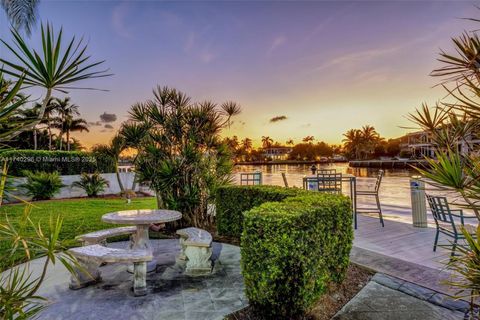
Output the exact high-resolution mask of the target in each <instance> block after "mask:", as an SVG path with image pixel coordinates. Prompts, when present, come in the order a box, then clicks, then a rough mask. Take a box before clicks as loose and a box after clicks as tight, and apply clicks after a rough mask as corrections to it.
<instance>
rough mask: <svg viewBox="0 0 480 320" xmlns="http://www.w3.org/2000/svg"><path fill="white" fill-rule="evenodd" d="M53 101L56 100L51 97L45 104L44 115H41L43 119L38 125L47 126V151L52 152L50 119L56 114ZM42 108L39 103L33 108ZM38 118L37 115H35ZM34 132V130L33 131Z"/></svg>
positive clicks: (55, 105)
mask: <svg viewBox="0 0 480 320" xmlns="http://www.w3.org/2000/svg"><path fill="white" fill-rule="evenodd" d="M55 100H57V98H54V97H51V98H50V100H49V101H48V103H47V107H46V108H45V113H44V115H43V119H42V121H41V122H40V123H44V124H45V125H46V126H47V130H48V150H52V137H53V134H52V123H51V121H52V117H53V115H54V114H55V112H56V108H57V104H56V103H55ZM41 107H42V105H41V104H40V103H36V104H35V106H34V108H36V109H37V110H39V109H40V108H41ZM37 116H38V113H37ZM34 131H35V130H34Z"/></svg>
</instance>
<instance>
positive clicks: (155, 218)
mask: <svg viewBox="0 0 480 320" xmlns="http://www.w3.org/2000/svg"><path fill="white" fill-rule="evenodd" d="M181 218H182V214H181V213H180V212H178V211H173V210H163V209H162V210H153V209H140V210H125V211H117V212H110V213H106V214H104V215H103V216H102V221H103V222H106V223H113V224H137V225H140V224H151V223H164V222H171V221H175V220H180V219H181Z"/></svg>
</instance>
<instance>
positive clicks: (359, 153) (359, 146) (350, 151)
mask: <svg viewBox="0 0 480 320" xmlns="http://www.w3.org/2000/svg"><path fill="white" fill-rule="evenodd" d="M343 136H344V139H343V140H342V141H343V148H344V150H345V152H346V154H347V155H348V156H349V157H350V158H355V159H357V160H359V159H365V158H367V157H369V156H370V155H372V154H373V153H374V152H375V148H376V147H377V146H378V144H379V143H380V142H382V140H383V138H381V137H380V135H379V134H378V132H377V131H376V130H375V128H374V127H372V126H369V125H366V126H363V127H362V129H350V130H348V131H347V132H346V133H345V134H344V135H343Z"/></svg>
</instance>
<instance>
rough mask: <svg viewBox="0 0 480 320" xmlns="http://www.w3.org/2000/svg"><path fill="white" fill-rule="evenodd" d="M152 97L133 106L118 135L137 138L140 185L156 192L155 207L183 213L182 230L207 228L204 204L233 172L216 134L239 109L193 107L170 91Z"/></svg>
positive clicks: (233, 106)
mask: <svg viewBox="0 0 480 320" xmlns="http://www.w3.org/2000/svg"><path fill="white" fill-rule="evenodd" d="M153 94H154V99H153V100H149V101H147V102H144V103H137V104H135V105H133V106H132V108H131V110H130V120H129V122H127V123H125V124H124V125H123V128H122V130H121V131H120V134H122V133H123V135H124V137H127V136H128V135H130V134H131V135H133V133H135V139H134V140H136V142H137V145H136V148H137V150H138V157H137V158H136V160H135V171H136V173H137V176H138V180H139V181H142V182H146V183H149V184H150V186H151V188H152V189H153V190H155V192H156V194H157V199H158V206H159V207H161V208H169V209H173V210H179V211H181V212H182V214H183V219H182V221H181V224H183V225H193V226H199V227H200V226H207V225H209V224H210V223H211V220H212V217H211V216H209V215H208V214H207V203H208V201H210V200H211V199H212V197H213V195H214V193H215V190H216V188H217V187H218V186H219V185H222V184H225V183H226V182H227V181H228V180H229V178H230V175H229V174H230V172H231V169H232V164H231V161H230V160H231V157H230V154H229V151H228V148H227V147H226V146H225V145H224V144H223V142H222V139H221V138H220V133H221V131H222V129H223V128H225V127H227V126H228V125H229V123H230V119H231V117H232V116H234V115H236V114H238V113H239V112H240V107H239V106H238V105H237V104H235V103H232V102H227V103H224V104H221V105H217V104H215V103H212V102H209V101H206V102H201V103H193V102H191V99H190V97H188V96H187V95H186V94H185V93H183V92H180V91H178V90H176V89H171V88H168V87H157V88H156V89H155V90H154V92H153ZM139 132H140V136H142V135H143V137H138V134H139ZM129 133H130V134H129ZM127 140H128V139H127Z"/></svg>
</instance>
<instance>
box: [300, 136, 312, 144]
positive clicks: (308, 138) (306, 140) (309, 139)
mask: <svg viewBox="0 0 480 320" xmlns="http://www.w3.org/2000/svg"><path fill="white" fill-rule="evenodd" d="M313 140H315V138H314V137H313V136H306V137H305V138H303V139H302V141H303V142H305V143H312V142H313Z"/></svg>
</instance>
